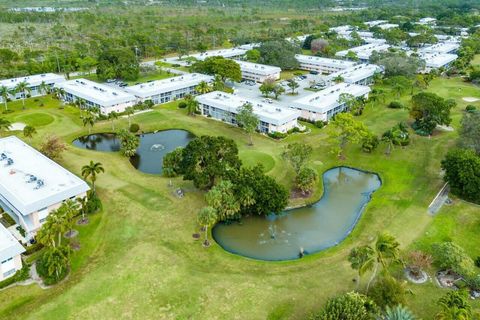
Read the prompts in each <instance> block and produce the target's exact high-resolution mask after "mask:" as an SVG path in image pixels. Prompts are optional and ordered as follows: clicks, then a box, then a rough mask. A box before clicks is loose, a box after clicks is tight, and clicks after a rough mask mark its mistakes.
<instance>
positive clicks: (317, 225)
mask: <svg viewBox="0 0 480 320" xmlns="http://www.w3.org/2000/svg"><path fill="white" fill-rule="evenodd" d="M323 185H324V194H323V196H322V198H321V199H320V200H319V201H318V202H316V203H314V204H313V205H311V206H307V207H302V208H298V209H292V210H288V211H285V212H283V213H281V214H280V215H270V216H268V217H247V218H244V219H242V220H241V221H240V222H235V223H230V224H225V223H219V224H217V225H216V226H215V227H214V228H213V231H212V233H213V237H214V238H215V240H216V241H217V243H218V244H219V245H220V246H222V247H223V248H224V249H225V250H227V251H229V252H232V253H235V254H239V255H242V256H245V257H249V258H254V259H259V260H292V259H298V258H299V257H300V251H301V250H302V249H303V252H304V254H311V253H314V252H318V251H321V250H324V249H327V248H330V247H332V246H335V245H337V244H338V243H340V242H341V241H342V240H344V239H345V238H346V237H347V236H348V234H349V233H350V232H351V231H352V230H353V228H354V227H355V225H356V223H357V222H358V220H359V218H360V216H361V214H362V212H363V209H364V207H365V205H366V204H367V203H368V202H369V201H370V198H371V195H372V193H373V192H375V190H377V189H378V188H379V187H380V186H381V180H380V178H379V176H378V175H376V174H374V173H368V172H364V171H360V170H356V169H352V168H347V167H337V168H333V169H330V170H328V171H326V172H325V173H324V174H323Z"/></svg>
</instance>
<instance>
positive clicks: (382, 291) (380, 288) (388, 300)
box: [368, 275, 406, 309]
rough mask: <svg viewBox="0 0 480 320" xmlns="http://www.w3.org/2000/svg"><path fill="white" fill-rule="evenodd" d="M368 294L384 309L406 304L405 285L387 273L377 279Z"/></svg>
mask: <svg viewBox="0 0 480 320" xmlns="http://www.w3.org/2000/svg"><path fill="white" fill-rule="evenodd" d="M368 296H369V297H370V298H371V299H372V300H373V301H375V303H376V304H377V305H378V306H379V307H380V308H382V309H385V308H386V307H387V306H389V307H394V306H397V305H401V304H405V302H406V298H405V287H404V285H403V284H402V283H400V282H398V281H397V280H395V278H393V277H391V276H389V275H385V276H383V277H381V278H380V280H377V281H376V282H375V284H374V285H373V286H372V288H371V289H370V291H369V292H368Z"/></svg>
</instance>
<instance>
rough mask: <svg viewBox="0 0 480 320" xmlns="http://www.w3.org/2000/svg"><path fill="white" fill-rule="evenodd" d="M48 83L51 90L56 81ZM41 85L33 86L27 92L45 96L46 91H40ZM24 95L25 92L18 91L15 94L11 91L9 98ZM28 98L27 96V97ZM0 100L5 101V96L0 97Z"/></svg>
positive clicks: (31, 95) (18, 97)
mask: <svg viewBox="0 0 480 320" xmlns="http://www.w3.org/2000/svg"><path fill="white" fill-rule="evenodd" d="M47 85H48V86H49V87H50V90H51V89H53V86H54V85H55V83H53V82H52V83H47ZM39 87H40V86H31V87H29V88H30V92H29V93H27V94H29V95H30V97H39V96H44V95H45V93H44V92H40V91H39ZM23 96H24V94H23V92H18V93H15V94H12V93H10V94H9V98H10V99H11V100H16V99H21V98H22V97H23ZM25 98H26V97H25ZM0 102H3V98H2V97H0Z"/></svg>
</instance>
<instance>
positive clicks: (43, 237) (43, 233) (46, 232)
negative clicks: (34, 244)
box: [36, 211, 57, 247]
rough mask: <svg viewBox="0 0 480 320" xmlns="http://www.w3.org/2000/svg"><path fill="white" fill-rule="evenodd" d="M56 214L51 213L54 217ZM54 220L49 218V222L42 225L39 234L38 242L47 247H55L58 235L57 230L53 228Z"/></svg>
mask: <svg viewBox="0 0 480 320" xmlns="http://www.w3.org/2000/svg"><path fill="white" fill-rule="evenodd" d="M53 213H54V212H53V211H52V212H50V215H52V214H53ZM52 221H53V220H52V219H49V218H47V221H45V223H44V224H43V225H42V227H41V228H40V230H39V231H38V233H37V237H36V238H37V240H38V242H40V243H41V244H43V245H44V246H46V247H55V246H56V244H55V238H56V237H57V234H56V232H55V229H54V227H53V223H52Z"/></svg>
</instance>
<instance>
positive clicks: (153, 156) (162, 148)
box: [73, 130, 195, 174]
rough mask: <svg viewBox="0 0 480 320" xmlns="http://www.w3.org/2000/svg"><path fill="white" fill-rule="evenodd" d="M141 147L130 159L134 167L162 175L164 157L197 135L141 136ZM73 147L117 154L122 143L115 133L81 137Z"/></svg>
mask: <svg viewBox="0 0 480 320" xmlns="http://www.w3.org/2000/svg"><path fill="white" fill-rule="evenodd" d="M139 137H140V146H139V147H138V149H137V152H136V154H135V155H134V156H133V157H131V158H130V162H131V163H132V165H133V166H134V167H135V168H136V169H138V170H140V171H142V172H145V173H151V174H161V173H162V166H163V157H164V156H165V155H166V154H167V153H169V152H171V151H173V150H175V149H176V148H177V147H184V146H186V145H187V144H188V143H189V142H190V141H191V140H192V139H194V138H195V135H194V134H192V133H191V132H188V131H185V130H165V131H157V132H151V133H145V134H142V135H140V136H139ZM73 145H75V146H77V147H79V148H84V149H89V150H96V151H104V152H115V151H119V150H120V141H119V140H118V139H117V138H116V135H115V134H114V133H99V134H91V135H88V136H83V137H80V138H78V139H76V140H74V141H73Z"/></svg>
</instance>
